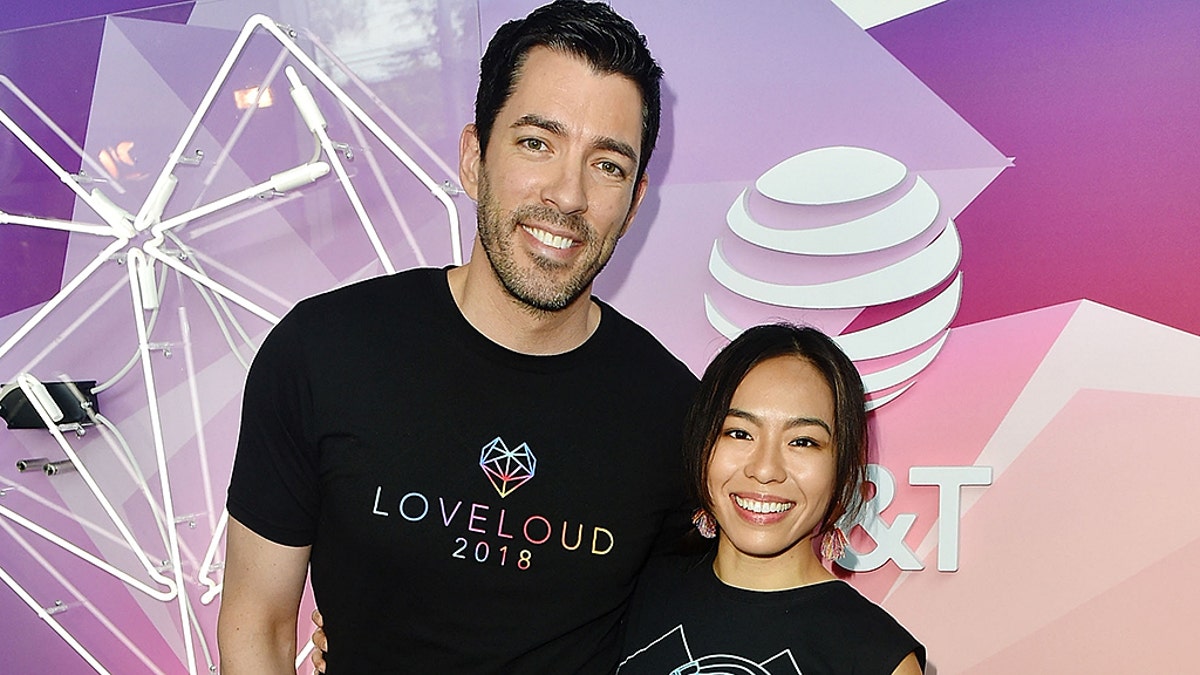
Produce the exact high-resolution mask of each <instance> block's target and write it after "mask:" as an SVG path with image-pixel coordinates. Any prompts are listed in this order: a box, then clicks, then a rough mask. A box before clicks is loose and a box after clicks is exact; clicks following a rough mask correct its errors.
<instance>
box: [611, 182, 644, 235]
mask: <svg viewBox="0 0 1200 675" xmlns="http://www.w3.org/2000/svg"><path fill="white" fill-rule="evenodd" d="M649 184H650V178H649V177H648V174H646V173H644V172H643V173H642V178H641V180H639V181H638V183H637V185H636V186H634V188H633V200H632V201H631V202H630V203H629V215H628V216H626V217H625V224H624V225H622V226H621V233H620V234H619V235H617V238H618V239H619V238H621V237H624V236H625V233H626V232H627V231H629V226H630V224H632V223H633V217H634V216H636V215H637V212H638V208H639V207H640V206H641V205H642V198H644V197H645V196H646V186H647V185H649Z"/></svg>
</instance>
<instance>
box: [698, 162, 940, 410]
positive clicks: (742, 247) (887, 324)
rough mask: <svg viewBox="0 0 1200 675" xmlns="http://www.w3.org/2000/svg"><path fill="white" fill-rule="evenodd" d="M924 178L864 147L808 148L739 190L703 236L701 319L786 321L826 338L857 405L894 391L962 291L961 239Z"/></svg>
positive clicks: (721, 328)
mask: <svg viewBox="0 0 1200 675" xmlns="http://www.w3.org/2000/svg"><path fill="white" fill-rule="evenodd" d="M940 206H941V203H940V200H939V199H938V195H937V193H936V192H935V191H934V189H933V187H932V186H931V185H930V184H929V183H928V182H927V181H926V180H925V179H924V178H922V177H921V176H920V175H919V174H918V173H916V172H914V171H911V170H910V169H909V168H908V167H906V166H905V165H904V164H903V163H902V162H900V161H899V160H897V159H895V158H893V157H891V156H889V155H886V154H884V153H881V152H878V151H876V150H871V149H868V148H861V147H850V146H831V147H822V148H816V149H813V150H808V151H806V152H802V153H800V154H797V155H794V156H792V157H789V158H788V159H786V160H784V161H782V162H780V163H779V164H777V165H775V166H773V167H771V168H770V169H768V170H767V171H766V172H765V173H763V174H762V175H761V176H759V178H758V180H756V181H755V183H754V185H753V186H750V187H747V188H746V189H745V190H743V191H742V193H741V194H740V195H738V197H737V199H735V200H734V202H733V204H732V205H731V206H730V207H729V211H728V212H727V214H726V217H725V220H726V224H727V226H728V231H726V232H722V233H721V235H720V236H718V237H717V238H716V239H715V240H714V241H713V246H712V251H711V253H710V255H709V261H708V270H709V273H710V274H711V276H712V278H713V280H715V281H716V283H717V284H718V285H719V286H720V290H717V291H714V292H711V293H705V295H704V306H705V313H706V316H707V319H708V322H709V324H710V325H711V326H712V327H713V328H715V329H716V330H717V331H718V332H720V333H721V334H723V335H724V336H726V337H728V338H730V339H732V338H733V337H734V336H736V335H737V334H738V333H740V332H741V331H742V330H743V329H744V328H746V327H748V326H750V325H753V324H755V323H762V322H766V321H776V320H781V319H782V320H789V321H795V322H799V323H805V324H809V325H813V326H816V327H818V328H821V329H822V330H824V331H825V332H827V333H829V334H831V335H834V336H835V339H836V340H837V342H838V344H839V345H840V346H841V347H842V349H843V350H844V351H845V352H846V353H847V354H848V355H849V356H850V358H851V359H853V360H854V362H855V364H856V365H857V366H858V368H859V371H860V372H861V373H862V375H863V383H864V385H865V386H866V389H867V393H868V407H869V408H878V407H879V406H882V405H884V404H886V403H888V402H890V401H893V400H895V399H896V397H898V396H900V395H901V394H903V393H904V392H905V391H906V390H907V389H908V388H909V387H911V386H912V385H913V384H914V383H915V382H916V381H917V379H918V376H919V375H920V373H921V372H922V371H923V370H924V369H925V368H926V367H927V366H929V364H930V363H932V362H933V360H934V359H935V358H936V357H937V354H938V352H939V351H940V350H941V349H942V347H943V346H944V345H945V343H946V339H947V337H948V336H949V326H950V323H951V321H952V320H953V319H954V316H955V314H956V313H957V312H958V307H959V301H960V298H961V291H962V274H961V272H959V270H958V267H959V262H960V260H961V257H962V244H961V242H960V240H959V238H958V233H957V231H956V229H955V227H954V222H953V220H951V219H950V217H949V216H948V215H947V214H944V213H942V209H941V208H940Z"/></svg>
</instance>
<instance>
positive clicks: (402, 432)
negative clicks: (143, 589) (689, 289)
mask: <svg viewBox="0 0 1200 675" xmlns="http://www.w3.org/2000/svg"><path fill="white" fill-rule="evenodd" d="M600 306H601V309H602V315H601V321H600V324H599V327H598V328H597V329H596V331H595V333H593V335H592V336H591V337H590V338H589V339H588V340H587V341H586V342H585V343H584V344H583V345H581V346H580V347H578V348H577V349H575V350H573V351H570V352H568V353H565V354H561V355H556V356H529V355H524V354H519V353H516V352H512V351H510V350H507V349H505V348H503V347H501V346H499V345H497V344H495V343H493V342H491V341H490V340H488V339H487V338H486V337H484V336H483V335H482V334H480V333H479V332H477V331H476V330H475V329H474V328H472V327H471V326H470V324H469V323H467V321H466V320H465V319H464V318H463V316H462V314H461V313H460V312H459V311H458V309H457V306H456V305H455V304H454V300H453V298H452V296H451V295H450V291H449V286H448V284H447V281H446V273H445V270H435V269H421V270H412V271H409V272H404V273H401V274H397V275H393V276H390V277H382V278H378V279H373V280H370V281H366V282H362V283H359V284H355V285H353V286H350V287H347V288H344V289H340V290H337V291H333V292H330V293H327V294H324V295H321V296H317V297H315V298H311V299H309V300H306V301H304V302H302V303H300V304H299V305H297V306H296V308H295V309H294V310H293V311H292V312H290V313H289V314H288V315H287V316H286V317H285V318H284V319H283V321H282V322H280V324H279V325H278V326H277V327H276V328H275V329H274V330H273V331H272V332H271V334H270V335H269V336H268V338H267V340H266V341H265V342H264V344H263V346H262V348H261V350H260V351H259V353H258V355H257V356H256V358H255V361H254V364H253V366H252V368H251V371H250V376H249V379H248V381H247V385H246V394H245V399H244V404H243V416H242V430H241V437H240V439H239V443H238V451H237V457H236V460H235V464H234V470H233V478H232V481H231V485H230V488H229V500H228V504H229V512H230V515H232V516H233V517H234V518H236V519H237V520H239V521H240V522H242V523H243V524H245V525H246V526H247V527H249V528H250V529H251V530H253V531H254V532H256V533H258V534H259V535H261V536H263V537H265V538H267V539H270V540H272V541H275V542H277V543H281V544H285V545H289V546H303V545H309V544H311V545H312V558H311V565H312V567H311V571H312V583H313V589H314V592H315V594H316V599H317V604H318V606H319V607H320V608H321V612H322V613H323V614H324V616H325V621H326V629H325V630H326V633H327V634H328V636H329V640H330V644H331V645H333V649H332V651H331V652H330V653H329V657H328V672H329V673H330V675H338V674H339V673H363V672H372V673H374V672H389V673H402V672H417V673H429V672H453V673H469V672H480V673H495V672H529V673H535V672H536V673H545V672H555V673H569V672H609V671H611V669H612V667H613V664H614V663H615V662H616V659H617V657H618V655H619V649H620V645H619V620H620V616H621V614H622V611H623V609H624V607H625V604H626V601H627V599H628V597H629V595H630V593H631V592H632V589H633V586H634V582H635V579H636V575H637V573H638V571H639V570H640V569H641V568H642V566H643V565H644V563H645V560H646V558H647V557H648V555H649V552H650V551H651V549H652V548H654V547H655V546H658V545H661V544H662V543H663V541H664V538H670V537H674V536H677V535H678V534H679V533H681V532H682V531H683V529H684V528H685V523H686V508H685V505H684V497H683V495H684V489H683V478H682V476H683V472H682V468H681V462H680V453H679V449H678V445H679V432H680V428H681V426H682V419H683V414H684V411H685V409H686V406H687V403H688V400H689V398H690V396H691V393H692V391H693V390H694V388H695V383H696V381H695V377H694V376H693V375H692V374H691V373H690V372H689V371H688V370H687V368H686V367H685V366H684V365H683V364H682V363H680V362H679V361H678V360H677V359H675V358H674V357H672V356H671V355H670V354H669V353H668V352H667V351H666V349H664V348H663V347H662V345H660V344H659V343H658V342H657V341H656V340H654V338H653V337H652V336H650V335H649V333H647V332H646V331H645V330H643V329H642V328H640V327H638V326H637V325H635V324H633V323H632V322H630V321H629V320H628V319H625V318H624V317H622V316H621V315H620V314H618V313H617V312H616V311H615V310H613V309H612V308H611V307H609V306H607V305H604V304H603V303H601V305H600Z"/></svg>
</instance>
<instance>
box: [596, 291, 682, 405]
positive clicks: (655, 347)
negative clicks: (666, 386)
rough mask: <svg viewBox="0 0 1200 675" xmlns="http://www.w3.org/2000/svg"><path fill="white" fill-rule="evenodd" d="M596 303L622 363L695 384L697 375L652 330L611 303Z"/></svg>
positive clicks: (657, 375) (652, 373)
mask: <svg viewBox="0 0 1200 675" xmlns="http://www.w3.org/2000/svg"><path fill="white" fill-rule="evenodd" d="M596 302H597V303H598V304H599V305H600V307H601V308H602V310H603V312H604V314H603V317H604V318H603V319H602V320H603V321H607V322H609V324H610V327H611V331H612V333H611V335H613V336H614V343H615V345H616V346H617V349H618V350H619V352H620V354H621V360H622V362H624V363H627V364H629V365H630V366H631V367H635V368H636V367H641V368H649V369H651V372H648V373H647V374H648V375H650V376H652V377H671V378H675V379H677V380H678V381H680V382H682V383H685V384H686V385H687V386H689V387H691V386H694V385H695V383H696V381H697V380H696V376H695V375H694V374H693V373H692V372H691V370H689V369H688V367H687V365H686V364H685V363H684V362H683V361H681V360H679V358H678V357H677V356H675V354H673V353H672V352H671V350H669V349H667V347H666V346H665V345H664V344H663V343H662V342H661V341H660V340H659V339H658V338H657V337H655V336H654V334H653V333H651V332H650V331H649V330H648V329H647V328H645V327H644V326H642V325H641V324H639V323H637V322H636V321H634V320H633V319H630V318H629V317H627V316H625V315H624V314H622V313H621V312H620V311H619V310H617V309H616V308H615V307H613V306H612V305H609V304H608V303H605V302H604V301H602V300H600V299H598V298H596Z"/></svg>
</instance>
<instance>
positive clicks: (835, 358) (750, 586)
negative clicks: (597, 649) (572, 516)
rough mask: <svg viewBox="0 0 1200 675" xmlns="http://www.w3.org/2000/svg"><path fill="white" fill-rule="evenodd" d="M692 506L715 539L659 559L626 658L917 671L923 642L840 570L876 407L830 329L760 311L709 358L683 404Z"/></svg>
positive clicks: (698, 669) (635, 668)
mask: <svg viewBox="0 0 1200 675" xmlns="http://www.w3.org/2000/svg"><path fill="white" fill-rule="evenodd" d="M687 425H688V426H687V428H686V430H685V431H684V450H685V453H686V460H687V463H688V470H689V480H690V484H691V487H692V490H693V492H694V496H695V497H696V499H697V503H700V504H703V505H704V506H703V507H702V508H701V509H700V511H698V512H697V516H696V519H695V522H696V525H697V530H698V531H699V532H700V534H702V535H704V536H706V537H710V538H715V539H716V542H717V545H716V548H715V550H709V551H707V552H705V553H703V554H701V555H694V556H667V557H664V558H662V559H658V560H655V561H652V562H651V563H650V565H649V566H648V567H647V569H646V571H645V572H644V573H643V575H642V577H641V580H640V581H639V584H638V590H637V591H636V592H635V594H634V598H633V601H632V604H631V605H630V609H629V615H628V620H627V625H626V639H625V644H626V649H625V654H626V657H625V659H624V661H623V662H622V663H621V665H620V667H619V669H618V671H617V672H618V673H621V674H622V675H636V674H639V673H647V674H649V673H654V674H656V675H661V674H665V673H696V674H699V673H763V674H766V673H771V674H773V675H779V674H780V673H792V672H796V673H803V675H814V674H816V673H839V674H840V673H883V674H887V673H895V674H897V675H912V674H919V673H921V672H922V669H923V667H924V663H925V649H924V647H922V646H921V645H920V644H919V643H918V642H917V641H916V640H915V639H914V638H913V637H912V636H911V635H910V634H909V633H908V631H906V630H905V629H904V628H903V627H901V626H900V624H898V623H897V622H896V621H895V620H894V619H892V617H891V616H889V615H888V614H887V612H885V611H884V610H883V609H881V608H879V607H878V606H876V605H874V604H873V603H871V602H870V601H869V600H867V599H865V598H864V597H863V596H861V595H859V594H858V592H857V591H855V590H854V589H853V588H852V587H850V586H849V585H848V584H846V583H844V582H842V581H839V580H838V579H837V578H836V577H834V575H833V574H832V573H830V571H829V570H828V569H827V568H826V567H825V565H824V563H823V562H822V560H821V558H820V557H818V555H817V554H816V552H815V551H814V541H815V540H816V539H818V538H819V539H821V540H822V554H823V556H825V557H828V558H831V559H836V558H837V557H840V556H841V553H842V549H843V548H844V545H845V535H844V534H843V533H842V532H841V530H840V529H838V527H837V523H838V522H839V521H849V520H850V519H851V518H852V517H853V516H854V515H855V514H856V513H857V511H858V509H859V507H860V505H861V494H862V492H861V490H862V485H863V479H864V475H865V470H866V449H867V422H866V412H865V409H864V398H863V387H862V380H861V379H860V378H859V375H858V371H857V370H856V369H855V367H854V364H853V363H851V361H850V360H849V359H848V358H847V357H846V355H845V354H843V353H842V352H841V350H840V349H838V347H837V345H836V344H834V342H833V341H832V340H830V339H829V338H828V337H826V336H825V335H823V334H822V333H821V332H819V331H817V330H815V329H812V328H804V327H796V326H791V325H785V324H779V325H769V326H757V327H754V328H751V329H749V330H747V331H746V332H745V333H743V334H742V335H741V336H740V337H738V338H737V339H736V340H734V341H733V342H732V343H730V344H729V345H728V346H727V347H726V348H725V349H723V350H722V351H721V353H720V354H718V355H717V357H716V358H715V359H714V360H713V362H712V364H711V365H709V367H708V369H707V370H706V371H705V373H704V377H703V379H702V380H701V382H700V389H699V391H698V392H697V396H696V399H695V401H694V403H693V405H692V409H691V411H690V413H689V415H688V420H687Z"/></svg>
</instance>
